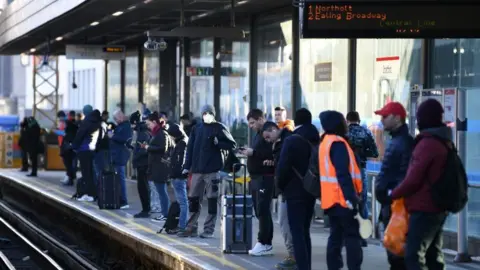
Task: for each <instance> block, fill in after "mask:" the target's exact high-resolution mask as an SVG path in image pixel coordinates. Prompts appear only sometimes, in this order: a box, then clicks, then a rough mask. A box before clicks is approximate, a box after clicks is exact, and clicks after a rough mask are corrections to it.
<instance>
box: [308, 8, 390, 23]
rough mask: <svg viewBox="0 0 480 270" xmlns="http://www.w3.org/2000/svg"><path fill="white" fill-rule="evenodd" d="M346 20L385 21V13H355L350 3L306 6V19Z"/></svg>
mask: <svg viewBox="0 0 480 270" xmlns="http://www.w3.org/2000/svg"><path fill="white" fill-rule="evenodd" d="M332 19H333V20H338V21H340V20H347V21H352V20H356V19H369V20H375V19H378V20H380V21H385V20H386V19H387V13H381V12H359V13H356V12H355V11H354V9H353V7H352V6H350V5H327V6H324V5H310V6H309V7H308V20H310V21H313V20H316V21H318V20H332Z"/></svg>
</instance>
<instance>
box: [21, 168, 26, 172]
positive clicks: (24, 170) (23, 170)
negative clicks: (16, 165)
mask: <svg viewBox="0 0 480 270" xmlns="http://www.w3.org/2000/svg"><path fill="white" fill-rule="evenodd" d="M20 171H21V172H28V169H25V168H23V169H20Z"/></svg>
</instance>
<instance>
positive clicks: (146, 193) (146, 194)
mask: <svg viewBox="0 0 480 270" xmlns="http://www.w3.org/2000/svg"><path fill="white" fill-rule="evenodd" d="M147 169H148V166H141V167H138V168H137V189H138V195H139V196H140V202H141V203H142V212H150V186H149V185H148V177H147Z"/></svg>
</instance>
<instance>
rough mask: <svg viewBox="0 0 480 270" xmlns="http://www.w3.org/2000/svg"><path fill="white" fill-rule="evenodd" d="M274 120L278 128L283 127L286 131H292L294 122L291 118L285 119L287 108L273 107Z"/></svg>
mask: <svg viewBox="0 0 480 270" xmlns="http://www.w3.org/2000/svg"><path fill="white" fill-rule="evenodd" d="M275 122H276V123H277V125H278V127H279V128H280V129H282V128H285V129H287V130H288V131H293V129H294V128H295V123H294V122H293V121H292V120H291V119H287V110H286V109H285V108H284V107H281V106H280V107H276V108H275Z"/></svg>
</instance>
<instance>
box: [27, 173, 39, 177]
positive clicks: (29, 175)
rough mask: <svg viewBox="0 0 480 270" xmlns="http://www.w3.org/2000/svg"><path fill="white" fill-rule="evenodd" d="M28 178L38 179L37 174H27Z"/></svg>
mask: <svg viewBox="0 0 480 270" xmlns="http://www.w3.org/2000/svg"><path fill="white" fill-rule="evenodd" d="M27 176H28V177H37V174H36V173H31V174H27Z"/></svg>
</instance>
